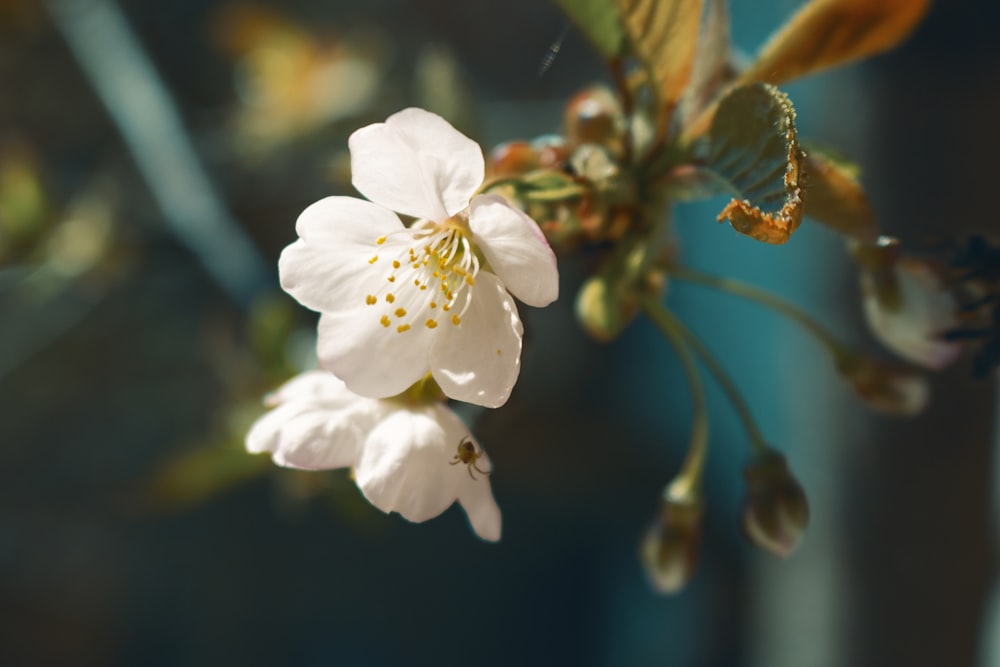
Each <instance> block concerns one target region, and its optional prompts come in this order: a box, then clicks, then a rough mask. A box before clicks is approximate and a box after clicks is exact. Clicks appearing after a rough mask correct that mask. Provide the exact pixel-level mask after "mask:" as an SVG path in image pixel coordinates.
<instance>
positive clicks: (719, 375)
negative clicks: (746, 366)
mask: <svg viewBox="0 0 1000 667" xmlns="http://www.w3.org/2000/svg"><path fill="white" fill-rule="evenodd" d="M675 319H676V318H675ZM677 329H678V330H679V331H680V332H681V334H682V335H683V336H684V340H685V341H686V342H687V344H688V345H689V346H690V347H691V348H692V349H693V350H694V351H695V354H697V355H698V356H699V357H701V361H702V363H704V364H705V367H706V368H708V371H709V372H710V373H711V374H712V375H713V376H715V380H716V382H718V383H719V386H720V387H722V390H723V391H724V392H725V393H726V396H727V397H728V398H729V402H730V403H732V405H733V407H734V408H735V409H736V412H737V413H738V414H739V416H740V421H742V422H743V428H744V429H746V432H747V437H748V438H749V440H750V448H751V449H752V450H753V453H754V454H756V455H762V454H765V453H766V452H767V451H769V449H770V447H768V444H767V441H766V440H764V436H763V435H762V434H761V432H760V428H759V427H758V426H757V422H756V420H755V419H754V418H753V414H752V413H751V412H750V408H749V407H747V404H746V401H744V400H743V396H742V395H741V394H740V390H739V389H737V388H736V385H735V384H734V383H733V380H732V378H730V377H729V374H728V373H726V371H725V369H724V368H723V367H722V364H720V363H719V360H718V359H717V358H716V357H715V355H714V354H712V351H711V350H709V349H708V347H706V345H705V344H704V343H702V342H701V341H700V340H698V337H697V336H695V335H694V333H693V332H692V331H691V330H690V329H688V328H687V327H686V326H684V324H683V323H682V322H680V321H679V320H678V321H677Z"/></svg>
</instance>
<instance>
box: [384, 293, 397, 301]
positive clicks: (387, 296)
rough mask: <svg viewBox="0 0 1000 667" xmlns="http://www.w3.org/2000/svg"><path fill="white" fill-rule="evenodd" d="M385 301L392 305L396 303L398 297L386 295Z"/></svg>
mask: <svg viewBox="0 0 1000 667" xmlns="http://www.w3.org/2000/svg"><path fill="white" fill-rule="evenodd" d="M385 300H386V301H387V302H388V303H392V302H393V301H395V300H396V295H395V294H393V293H391V292H390V293H389V294H386V295H385Z"/></svg>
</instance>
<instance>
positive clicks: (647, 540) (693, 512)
mask: <svg viewBox="0 0 1000 667" xmlns="http://www.w3.org/2000/svg"><path fill="white" fill-rule="evenodd" d="M703 512H704V507H703V504H702V502H701V498H700V497H696V496H693V495H689V496H687V497H681V498H678V499H672V498H669V497H665V498H664V499H663V501H662V502H661V503H660V509H659V513H658V515H657V517H656V519H655V520H654V521H653V523H652V525H650V527H649V528H648V529H647V530H646V534H645V536H644V537H643V539H642V543H641V544H640V545H639V559H640V560H641V561H642V565H643V567H644V569H645V570H646V575H647V576H648V577H649V582H650V584H652V586H653V588H655V589H656V590H657V591H659V592H661V593H676V592H678V591H679V590H681V589H682V588H683V587H684V585H685V584H686V583H687V582H688V581H689V580H690V579H691V577H692V576H693V575H694V570H695V566H696V565H697V564H698V551H699V548H700V546H701V516H702V514H703Z"/></svg>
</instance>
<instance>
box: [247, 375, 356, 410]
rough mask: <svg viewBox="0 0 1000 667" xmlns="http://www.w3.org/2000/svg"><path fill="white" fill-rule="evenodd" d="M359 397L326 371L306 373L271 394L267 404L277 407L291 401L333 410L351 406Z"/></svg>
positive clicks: (266, 400)
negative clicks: (322, 406)
mask: <svg viewBox="0 0 1000 667" xmlns="http://www.w3.org/2000/svg"><path fill="white" fill-rule="evenodd" d="M357 399H358V397H357V396H356V395H355V394H353V393H351V391H350V390H349V389H348V388H347V387H346V386H345V385H344V382H343V381H342V380H341V379H340V378H338V377H337V376H335V375H333V374H332V373H327V372H326V371H319V370H316V371H306V372H305V373H299V374H298V375H296V376H295V377H293V378H292V379H291V380H289V381H288V382H286V383H285V384H283V385H281V386H280V387H278V388H277V389H275V390H274V391H272V392H271V393H269V394H268V395H267V396H266V398H265V402H266V403H267V405H268V407H275V406H278V405H281V404H283V403H288V402H289V401H300V402H306V403H312V404H315V405H324V406H326V407H328V408H329V409H331V410H337V409H340V408H343V407H347V406H349V405H350V404H351V403H353V402H354V401H356V400H357Z"/></svg>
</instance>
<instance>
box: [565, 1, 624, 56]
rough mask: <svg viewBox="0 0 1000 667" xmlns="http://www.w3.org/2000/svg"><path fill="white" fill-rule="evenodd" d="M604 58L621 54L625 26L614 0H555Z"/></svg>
mask: <svg viewBox="0 0 1000 667" xmlns="http://www.w3.org/2000/svg"><path fill="white" fill-rule="evenodd" d="M555 3H556V4H557V5H559V7H560V8H561V9H562V10H563V12H565V13H566V15H567V16H568V17H569V18H570V20H571V21H573V23H575V24H576V27H578V28H579V29H580V31H581V32H583V34H584V35H586V36H587V39H589V40H590V43H591V44H593V45H594V47H595V48H596V49H597V50H598V51H599V52H600V54H601V55H602V56H604V57H605V58H606V59H608V60H611V59H612V58H617V57H619V56H621V55H622V50H623V47H624V44H625V28H624V27H623V26H622V22H621V18H620V16H619V15H618V8H617V7H616V6H615V0H555Z"/></svg>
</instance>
